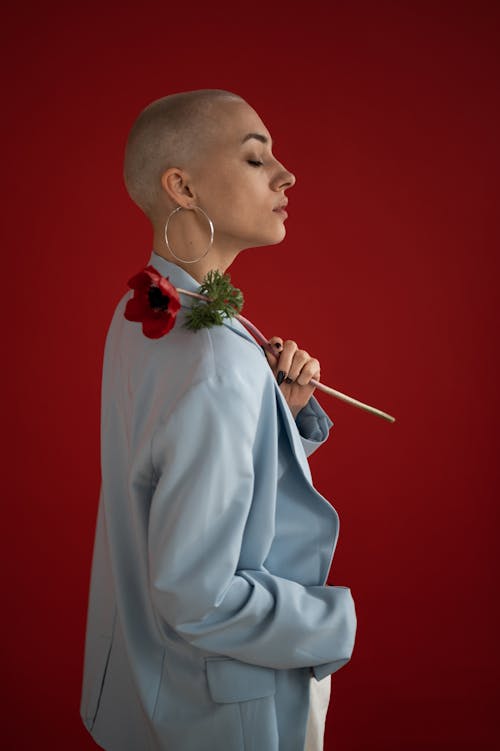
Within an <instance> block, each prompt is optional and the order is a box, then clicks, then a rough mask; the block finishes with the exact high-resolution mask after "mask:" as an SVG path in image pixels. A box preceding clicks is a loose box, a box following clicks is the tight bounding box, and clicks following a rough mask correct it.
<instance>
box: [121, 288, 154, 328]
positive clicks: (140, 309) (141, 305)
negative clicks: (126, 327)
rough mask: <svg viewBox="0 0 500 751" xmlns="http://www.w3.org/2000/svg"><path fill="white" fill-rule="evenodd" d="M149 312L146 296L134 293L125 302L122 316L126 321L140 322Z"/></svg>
mask: <svg viewBox="0 0 500 751" xmlns="http://www.w3.org/2000/svg"><path fill="white" fill-rule="evenodd" d="M149 312H150V311H149V306H148V304H147V297H144V296H143V295H137V294H135V295H134V297H132V298H131V299H130V300H129V301H128V302H127V305H126V306H125V313H124V316H125V318H126V319H127V321H138V322H140V321H143V320H144V319H145V318H147V317H148V314H149Z"/></svg>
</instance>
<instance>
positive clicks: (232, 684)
mask: <svg viewBox="0 0 500 751" xmlns="http://www.w3.org/2000/svg"><path fill="white" fill-rule="evenodd" d="M205 661H206V666H207V680H208V687H209V690H210V695H211V697H212V699H213V700H214V701H215V702H222V703H226V702H232V701H248V700H249V699H260V698H262V697H264V696H272V695H273V694H274V693H275V691H276V680H275V674H274V670H273V668H265V667H261V666H260V665H250V664H249V663H248V662H240V661H239V660H233V658H232V657H206V658H205Z"/></svg>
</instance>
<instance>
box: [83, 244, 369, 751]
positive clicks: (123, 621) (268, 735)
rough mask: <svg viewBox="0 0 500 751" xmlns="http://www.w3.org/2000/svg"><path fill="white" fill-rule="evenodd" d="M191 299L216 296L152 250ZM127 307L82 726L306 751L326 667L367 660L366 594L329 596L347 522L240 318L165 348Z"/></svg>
mask: <svg viewBox="0 0 500 751" xmlns="http://www.w3.org/2000/svg"><path fill="white" fill-rule="evenodd" d="M149 262H150V263H151V264H153V265H154V266H155V268H156V269H157V270H158V271H159V272H160V273H161V274H163V276H166V277H168V278H169V279H170V281H171V282H172V283H173V284H174V285H175V286H177V287H183V288H184V289H188V290H193V291H196V290H197V289H198V287H199V283H198V282H197V281H196V280H195V279H194V278H193V277H192V276H191V275H190V274H188V273H187V272H186V271H184V270H183V269H181V268H180V267H179V266H177V265H176V264H173V263H171V262H169V261H166V260H165V259H163V258H161V257H160V256H158V255H157V254H156V253H154V252H153V253H152V255H151V258H150V261H149ZM131 295H132V292H131V291H128V292H127V293H126V294H125V295H124V297H123V298H122V299H121V300H120V302H119V303H118V306H117V308H116V311H115V314H114V316H113V319H112V322H111V325H110V328H109V331H108V335H107V339H106V346H105V353H104V366H103V381H102V412H101V419H102V430H101V460H102V487H101V494H100V499H99V507H98V513H97V523H96V533H95V543H94V551H93V560H92V572H91V579H90V592H89V605H88V615H87V631H86V642H85V657H84V667H83V685H82V697H81V707H80V713H81V717H82V720H83V722H84V724H85V727H86V728H87V730H88V731H89V732H90V733H91V735H92V737H93V738H94V740H95V741H96V742H97V744H98V745H99V746H101V747H102V748H104V749H107V751H278V750H279V751H303V747H304V741H305V732H306V722H307V714H308V709H309V684H310V680H311V668H312V670H313V673H314V676H315V677H316V679H317V680H320V679H321V678H323V677H325V676H326V675H328V674H329V673H333V672H335V671H336V670H338V669H339V668H341V667H342V666H343V665H345V664H346V663H347V662H348V661H349V659H350V658H351V654H352V651H353V647H354V641H355V633H356V614H355V607H354V601H353V598H352V596H351V591H350V589H349V588H348V587H344V586H328V585H326V584H325V582H326V579H327V576H328V572H329V568H330V565H331V562H332V559H333V554H334V551H335V547H336V544H337V539H338V534H339V518H338V515H337V512H336V511H335V510H334V508H333V507H332V506H331V505H330V503H329V502H328V501H327V500H326V499H325V498H324V497H323V496H322V495H320V493H319V492H318V491H317V490H316V489H315V488H314V486H313V483H312V479H311V472H310V468H309V464H308V460H307V457H308V456H310V455H311V454H312V452H313V451H315V449H317V448H318V447H319V446H320V445H321V444H322V443H324V441H325V440H326V439H327V437H328V433H329V430H330V428H331V427H332V425H333V422H332V421H331V420H330V418H329V417H328V415H327V414H326V413H325V412H324V410H323V409H322V408H321V407H320V405H319V403H318V402H317V400H316V399H315V398H314V396H313V397H311V399H310V400H309V402H308V404H307V405H306V406H305V407H304V408H303V409H302V410H301V411H300V412H299V414H298V415H297V418H296V420H294V419H293V416H292V413H291V411H290V409H289V407H288V405H287V402H286V400H285V398H284V396H283V394H282V392H281V390H280V388H279V386H278V384H277V381H276V378H275V376H274V374H273V372H272V370H271V368H270V367H269V364H268V362H267V359H266V356H265V354H264V351H263V349H262V347H261V346H260V345H259V344H258V343H257V342H256V341H255V340H254V339H253V337H252V336H251V335H250V334H249V333H248V332H247V331H246V329H245V328H244V327H243V326H242V324H241V323H240V322H239V321H237V319H226V321H225V323H224V324H223V325H222V326H213V327H211V328H209V329H206V328H205V329H201V330H200V331H197V332H193V331H190V330H188V329H187V328H185V327H183V326H182V323H183V321H184V320H185V314H186V307H188V306H189V305H190V304H192V300H193V298H191V297H188V296H187V295H181V302H182V303H183V307H182V308H181V309H180V310H179V312H178V317H177V320H176V323H175V326H174V328H173V329H172V330H171V331H170V332H169V333H168V334H166V335H165V336H164V337H162V338H160V339H148V338H147V337H146V336H144V334H143V333H142V326H141V324H139V323H132V322H130V321H127V320H126V319H125V318H124V315H123V313H124V309H125V305H126V302H127V300H128V299H129V298H130V297H131Z"/></svg>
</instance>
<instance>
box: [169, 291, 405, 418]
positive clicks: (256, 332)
mask: <svg viewBox="0 0 500 751" xmlns="http://www.w3.org/2000/svg"><path fill="white" fill-rule="evenodd" d="M177 292H182V293H183V294H185V295H189V296H190V297H197V298H199V299H200V300H207V301H210V298H209V297H207V296H206V295H199V294H198V293H197V292H189V291H188V290H186V289H181V288H180V287H177ZM234 317H235V318H237V319H238V320H239V321H240V322H241V323H242V324H243V326H245V328H246V329H248V331H249V332H250V333H251V334H252V335H253V336H254V337H255V338H256V339H257V341H258V342H259V344H261V345H262V347H264V349H265V350H266V351H267V352H269V353H270V354H271V355H273V357H275V358H276V360H277V359H278V355H277V354H276V352H275V350H274V348H273V346H272V345H271V344H269V342H268V340H267V339H266V337H265V336H264V334H263V333H262V332H261V331H259V329H258V328H257V326H255V325H254V324H253V323H252V322H251V321H249V320H248V318H245V316H242V315H241V313H235V315H234ZM309 383H310V384H312V385H313V386H315V387H316V388H318V389H319V390H320V391H324V392H325V394H330V395H331V396H334V397H335V398H336V399H340V400H341V401H343V402H346V403H347V404H352V406H353V407H358V409H363V410H365V412H370V413H371V414H372V415H376V416H377V417H382V418H383V419H384V420H387V421H388V422H395V421H396V418H395V417H393V416H392V415H389V414H387V412H382V410H380V409H377V408H376V407H370V405H369V404H364V402H360V401H359V400H358V399H354V397H352V396H347V394H343V393H342V392H341V391H337V390H336V389H332V388H331V387H330V386H326V385H325V384H324V383H320V382H319V381H317V380H316V379H315V378H311V380H310V381H309Z"/></svg>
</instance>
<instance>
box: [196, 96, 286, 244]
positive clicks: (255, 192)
mask: <svg viewBox="0 0 500 751" xmlns="http://www.w3.org/2000/svg"><path fill="white" fill-rule="evenodd" d="M251 133H252V134H256V135H258V136H259V137H258V138H255V137H249V134H251ZM264 141H267V142H264ZM191 173H192V178H193V179H192V181H191V186H192V189H194V191H195V195H196V198H197V201H196V203H197V205H199V206H201V208H202V209H203V210H204V211H206V213H207V214H208V216H209V217H210V218H211V219H212V221H213V223H214V228H215V235H214V241H215V242H216V243H217V245H218V246H219V247H221V248H223V247H224V246H226V245H227V247H233V248H235V247H237V248H240V249H243V248H247V247H256V246H259V245H272V244H274V243H279V242H281V240H283V238H284V236H285V234H286V230H285V227H284V224H285V221H286V217H285V216H284V215H283V214H281V213H278V212H276V211H273V209H275V208H276V207H277V206H278V205H279V204H281V203H282V202H283V200H284V199H285V191H286V189H287V188H290V187H292V186H293V185H294V184H295V176H294V175H293V174H292V173H291V172H289V171H288V170H287V169H286V168H285V167H284V166H283V165H282V164H281V163H280V162H279V161H278V160H277V159H276V157H274V156H273V153H272V148H271V134H270V133H269V131H268V130H267V128H266V127H265V125H264V123H263V122H262V120H261V119H260V117H259V116H258V115H257V113H256V112H255V110H253V109H252V108H251V107H250V106H249V105H248V104H247V103H246V102H225V103H224V104H223V105H222V106H221V107H220V109H219V110H218V112H217V127H216V128H215V129H214V135H213V137H211V140H210V142H209V145H208V147H207V149H206V153H204V155H203V158H202V159H201V160H200V163H199V165H198V166H197V168H196V169H195V170H194V171H191Z"/></svg>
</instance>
